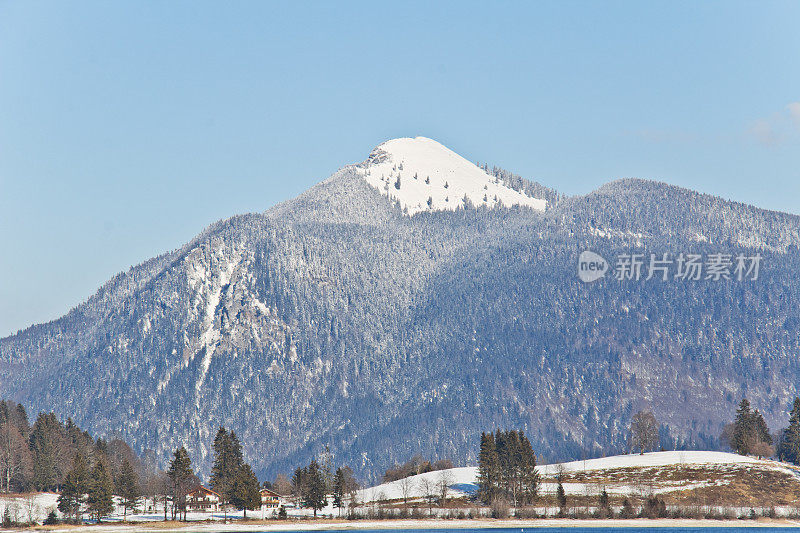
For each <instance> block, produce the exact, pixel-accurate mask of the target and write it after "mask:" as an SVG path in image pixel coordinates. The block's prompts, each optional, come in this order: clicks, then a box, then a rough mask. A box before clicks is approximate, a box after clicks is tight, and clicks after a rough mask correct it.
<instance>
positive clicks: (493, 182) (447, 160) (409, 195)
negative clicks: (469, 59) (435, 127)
mask: <svg viewBox="0 0 800 533" xmlns="http://www.w3.org/2000/svg"><path fill="white" fill-rule="evenodd" d="M357 171H358V172H359V173H360V174H361V175H362V176H363V177H364V179H366V181H367V183H369V184H370V185H372V186H373V187H375V188H376V189H378V191H380V193H381V194H383V195H385V196H388V197H389V198H391V199H392V200H395V201H397V202H398V203H399V204H400V207H401V208H402V209H403V210H404V211H406V212H407V213H408V214H409V215H413V214H416V213H419V212H422V211H455V210H456V209H458V208H460V207H464V205H465V199H466V200H467V201H469V202H470V203H471V204H472V205H474V206H481V205H483V206H487V207H495V206H500V205H503V206H506V207H510V206H514V205H522V206H528V207H531V208H533V209H536V210H540V211H544V209H545V207H546V205H547V202H546V200H542V199H539V198H531V197H529V196H526V195H524V194H523V193H521V192H518V191H515V190H514V189H511V188H509V187H506V186H505V185H504V184H503V183H502V182H500V181H499V180H498V179H497V178H496V177H494V176H492V175H491V174H488V173H487V172H486V171H484V170H483V169H481V168H480V167H478V166H476V165H475V164H473V163H471V162H469V161H467V160H466V159H464V158H463V157H461V156H460V155H458V154H456V153H455V152H453V151H452V150H450V149H448V148H446V147H444V146H442V145H441V144H439V143H438V142H436V141H434V140H432V139H427V138H425V137H416V138H414V139H411V138H401V139H393V140H391V141H386V142H385V143H383V144H381V145H380V146H378V147H377V148H375V149H374V150H373V151H372V153H370V155H369V159H368V160H367V161H365V162H364V163H362V164H361V165H359V166H358V167H357Z"/></svg>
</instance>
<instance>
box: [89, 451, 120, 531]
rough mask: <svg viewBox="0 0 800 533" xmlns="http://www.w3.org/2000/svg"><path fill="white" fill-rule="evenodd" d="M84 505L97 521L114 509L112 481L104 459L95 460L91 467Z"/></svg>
mask: <svg viewBox="0 0 800 533" xmlns="http://www.w3.org/2000/svg"><path fill="white" fill-rule="evenodd" d="M86 505H87V507H88V509H89V513H90V515H91V516H93V517H94V518H95V519H96V520H97V521H98V522H100V521H101V520H102V519H103V517H106V516H108V515H110V514H111V513H112V512H113V511H114V482H113V481H112V479H111V474H109V472H108V468H107V467H106V464H105V461H102V460H100V461H97V462H96V463H95V465H94V467H93V468H92V472H91V474H90V476H89V493H88V494H87V496H86Z"/></svg>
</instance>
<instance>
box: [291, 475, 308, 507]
mask: <svg viewBox="0 0 800 533" xmlns="http://www.w3.org/2000/svg"><path fill="white" fill-rule="evenodd" d="M305 486H306V469H305V468H301V467H297V469H295V471H294V474H292V496H293V497H294V502H295V505H301V504H302V501H303V494H304V492H305Z"/></svg>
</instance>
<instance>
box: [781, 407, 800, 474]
mask: <svg viewBox="0 0 800 533" xmlns="http://www.w3.org/2000/svg"><path fill="white" fill-rule="evenodd" d="M778 458H780V459H781V460H782V461H788V462H790V463H794V464H800V398H795V399H794V404H793V405H792V411H791V412H790V413H789V427H787V428H786V429H785V430H783V434H782V436H781V441H780V443H779V445H778Z"/></svg>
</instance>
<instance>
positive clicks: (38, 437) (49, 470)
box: [30, 413, 64, 491]
mask: <svg viewBox="0 0 800 533" xmlns="http://www.w3.org/2000/svg"><path fill="white" fill-rule="evenodd" d="M61 430H62V427H61V424H60V423H59V421H58V419H57V418H56V415H55V414H53V413H47V414H45V413H41V414H39V416H38V418H37V419H36V422H35V423H34V424H33V431H32V432H31V437H30V441H31V451H32V452H33V485H34V488H35V489H36V490H39V491H45V490H53V489H55V488H57V486H58V484H59V483H60V481H61V474H62V472H61V471H60V468H59V467H60V465H59V460H58V459H59V455H60V454H61V453H62V452H63V451H64V450H63V449H62V446H61V445H62V440H61Z"/></svg>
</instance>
